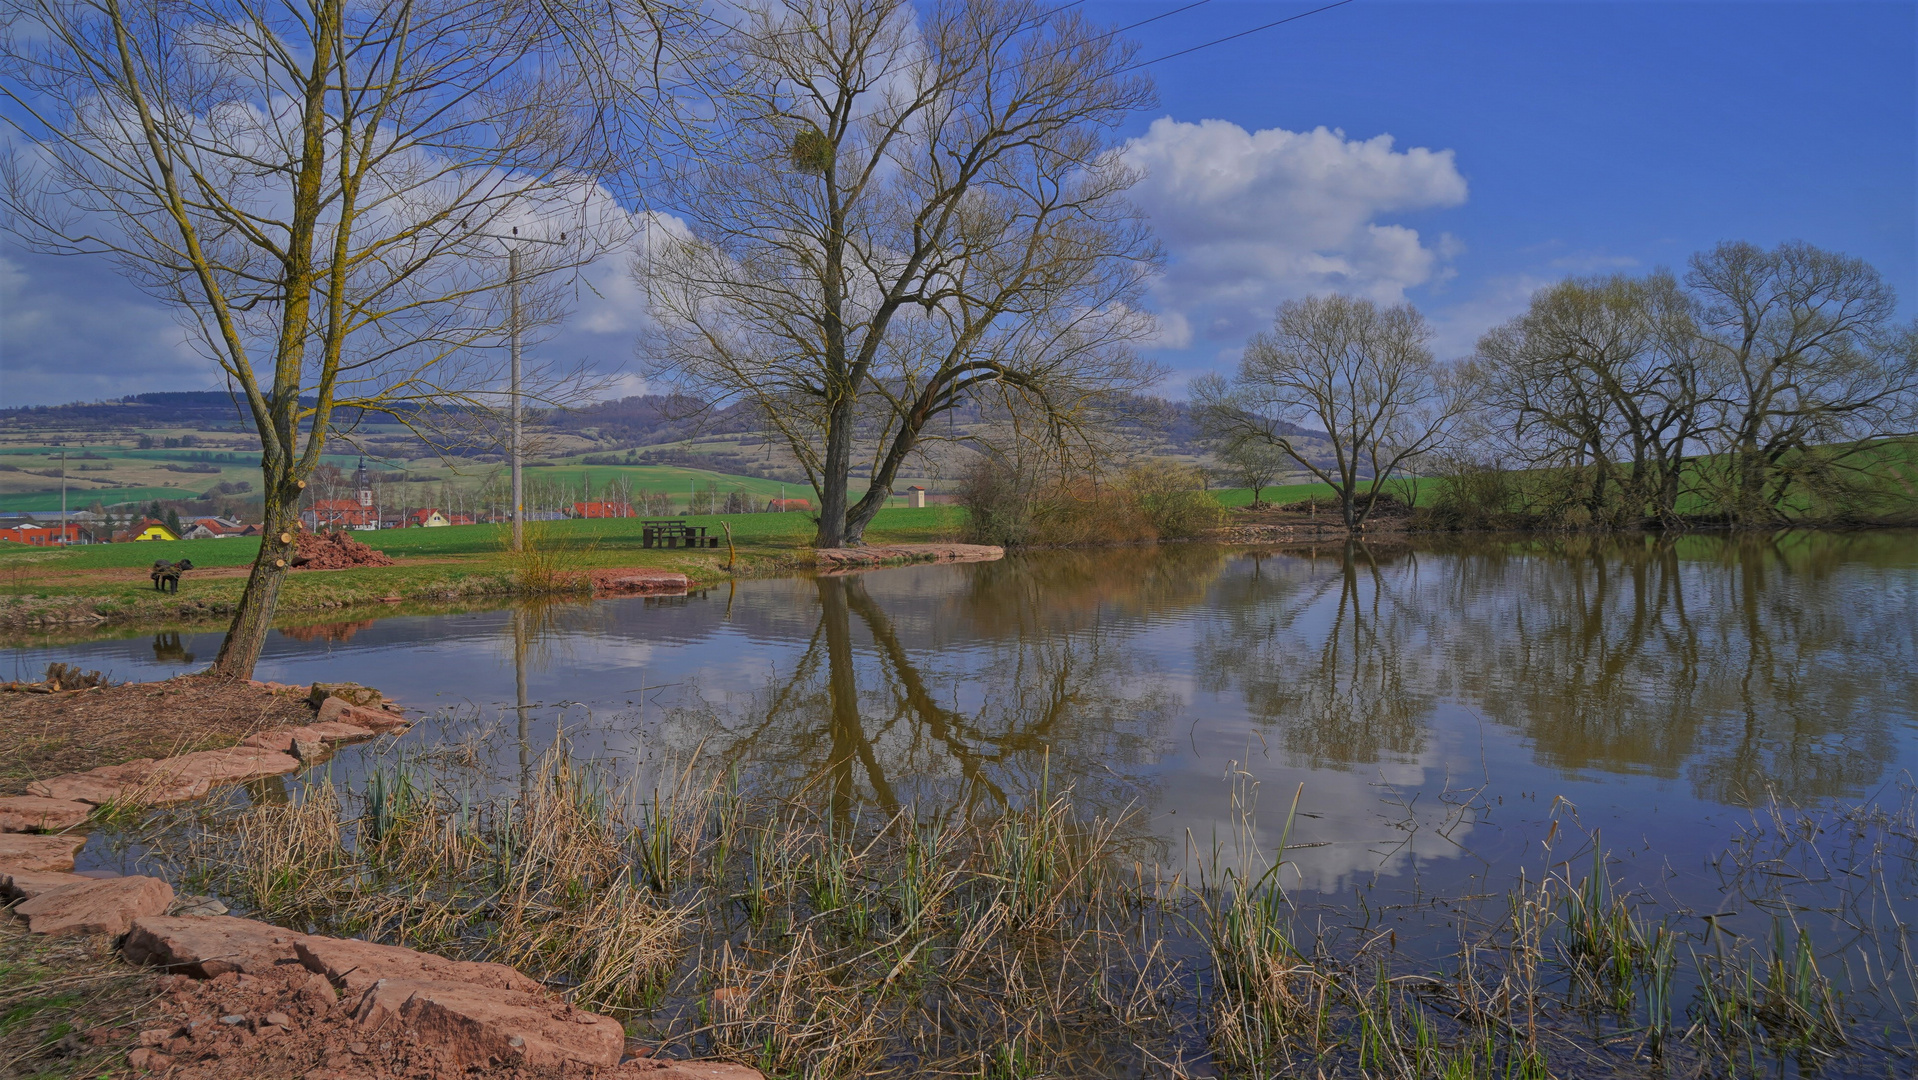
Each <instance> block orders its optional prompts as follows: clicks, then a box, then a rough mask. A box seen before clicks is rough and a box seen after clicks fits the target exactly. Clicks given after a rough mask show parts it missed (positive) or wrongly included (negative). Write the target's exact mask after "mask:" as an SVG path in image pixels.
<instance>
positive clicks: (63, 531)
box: [60, 443, 67, 544]
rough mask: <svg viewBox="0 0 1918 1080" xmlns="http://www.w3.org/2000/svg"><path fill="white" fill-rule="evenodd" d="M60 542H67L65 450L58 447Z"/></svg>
mask: <svg viewBox="0 0 1918 1080" xmlns="http://www.w3.org/2000/svg"><path fill="white" fill-rule="evenodd" d="M60 542H61V543H62V544H64V543H66V542H67V448H66V445H65V444H64V443H63V444H61V446H60Z"/></svg>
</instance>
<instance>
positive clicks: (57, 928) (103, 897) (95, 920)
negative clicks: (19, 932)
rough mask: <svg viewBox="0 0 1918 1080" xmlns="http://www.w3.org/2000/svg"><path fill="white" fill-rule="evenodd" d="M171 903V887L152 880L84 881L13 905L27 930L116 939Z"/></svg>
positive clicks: (110, 879)
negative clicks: (94, 935) (98, 935)
mask: <svg viewBox="0 0 1918 1080" xmlns="http://www.w3.org/2000/svg"><path fill="white" fill-rule="evenodd" d="M172 904H173V886H171V885H168V884H167V883H166V882H164V881H161V880H160V879H159V878H152V877H139V876H135V877H122V878H109V879H108V880H106V881H93V880H88V881H85V882H82V883H79V884H74V885H63V886H61V887H60V888H57V889H49V890H47V891H46V892H43V893H41V894H40V895H38V896H36V897H34V898H33V899H31V900H23V901H21V902H20V903H19V904H17V905H15V906H14V909H13V913H14V914H15V915H19V916H21V917H22V918H24V919H26V920H27V929H28V930H30V931H32V932H33V933H36V934H45V935H47V936H48V937H67V936H69V935H72V934H110V935H112V936H114V937H118V936H120V935H121V934H124V933H126V932H127V930H128V929H130V928H131V927H132V926H133V921H134V920H135V919H138V918H141V917H143V916H147V915H159V914H162V913H164V912H165V911H166V909H167V908H168V907H170V906H172Z"/></svg>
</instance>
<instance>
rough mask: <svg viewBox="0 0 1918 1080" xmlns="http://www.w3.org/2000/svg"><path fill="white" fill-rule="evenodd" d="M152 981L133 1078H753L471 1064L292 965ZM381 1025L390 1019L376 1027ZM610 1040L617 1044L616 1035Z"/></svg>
mask: <svg viewBox="0 0 1918 1080" xmlns="http://www.w3.org/2000/svg"><path fill="white" fill-rule="evenodd" d="M156 981H157V982H158V985H159V986H160V987H161V988H163V989H164V993H163V995H162V996H161V998H160V1000H159V1001H157V1002H156V1003H155V1005H156V1006H157V1008H156V1009H155V1010H154V1014H150V1015H149V1018H148V1019H147V1021H146V1024H145V1026H144V1029H143V1030H142V1031H141V1032H140V1034H139V1043H140V1045H139V1046H138V1047H137V1048H136V1049H135V1050H134V1051H133V1053H132V1054H131V1055H130V1056H129V1060H128V1064H129V1065H131V1066H132V1068H133V1071H134V1073H135V1074H136V1075H160V1074H164V1075H166V1076H167V1077H168V1078H169V1080H257V1078H259V1077H266V1076H274V1077H280V1076H284V1077H306V1078H308V1080H430V1078H437V1077H448V1078H451V1077H471V1076H474V1075H484V1076H486V1077H487V1078H488V1080H535V1078H538V1080H548V1078H550V1080H561V1078H565V1080H586V1078H589V1077H590V1078H595V1080H599V1078H605V1080H612V1078H614V1077H618V1078H621V1080H624V1078H628V1077H632V1078H636V1080H704V1078H706V1077H712V1078H714V1080H742V1078H747V1077H757V1076H759V1074H758V1073H757V1072H754V1071H753V1070H751V1069H747V1068H744V1067H742V1066H737V1065H727V1064H724V1063H719V1062H674V1061H666V1060H663V1059H650V1058H644V1057H642V1058H638V1059H628V1060H627V1061H625V1062H624V1063H622V1064H620V1065H617V1066H615V1065H610V1064H600V1065H595V1064H589V1063H587V1062H581V1061H553V1062H545V1063H538V1064H535V1063H529V1062H523V1061H518V1060H500V1061H494V1062H492V1063H490V1064H487V1065H484V1066H477V1067H476V1066H474V1065H473V1064H472V1063H471V1062H467V1061H462V1060H460V1055H459V1054H457V1053H455V1052H452V1048H449V1047H448V1046H446V1045H443V1040H436V1039H431V1038H420V1037H418V1035H417V1034H416V1033H413V1032H409V1031H407V1030H405V1029H404V1028H403V1027H402V1026H401V1025H400V1024H398V1023H396V1022H393V1020H392V1018H385V1017H381V1016H379V1015H377V1010H375V1011H374V1012H373V1013H369V1014H368V1015H367V1016H364V1017H361V1016H359V1015H358V1013H359V1011H360V1010H359V1006H360V1004H361V1000H360V995H355V994H348V995H346V996H344V997H342V996H341V995H340V994H339V992H338V991H337V990H335V989H334V988H333V986H332V985H331V984H330V983H328V982H327V979H326V977H325V976H324V975H318V974H315V973H313V972H310V971H307V970H306V969H305V968H302V967H299V966H297V965H293V964H283V965H276V966H271V967H267V968H265V969H264V970H262V971H260V972H259V973H257V974H254V973H248V974H242V973H240V972H227V973H225V974H223V975H220V976H218V977H216V978H213V979H209V980H206V981H201V980H197V979H193V978H190V977H188V976H186V975H167V976H163V977H161V978H160V979H159V980H156ZM432 985H438V984H432ZM558 1008H561V1009H564V1007H563V1006H558ZM581 1015H585V1014H581ZM381 1019H385V1020H387V1022H386V1023H380V1022H378V1021H379V1020H381ZM605 1023H611V1021H605ZM614 1038H615V1039H617V1038H618V1036H617V1029H615V1036H614ZM615 1052H616V1051H615ZM517 1056H518V1055H515V1057H517Z"/></svg>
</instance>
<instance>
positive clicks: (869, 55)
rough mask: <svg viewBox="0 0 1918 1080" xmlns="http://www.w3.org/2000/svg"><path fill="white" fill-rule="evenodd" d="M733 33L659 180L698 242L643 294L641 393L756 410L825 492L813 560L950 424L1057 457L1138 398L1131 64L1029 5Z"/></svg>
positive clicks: (653, 263) (982, 3)
mask: <svg viewBox="0 0 1918 1080" xmlns="http://www.w3.org/2000/svg"><path fill="white" fill-rule="evenodd" d="M740 19H741V26H740V28H739V29H738V30H737V32H735V33H733V34H731V35H730V37H729V38H728V39H727V40H726V41H725V42H724V46H725V47H724V48H723V49H721V50H719V52H721V53H724V54H727V55H731V56H733V57H736V62H735V63H734V64H733V65H731V66H730V67H729V68H728V69H727V70H725V71H723V72H721V73H720V74H719V78H720V79H721V81H722V83H723V84H724V85H725V86H726V87H728V88H729V89H728V92H727V94H726V95H725V96H724V97H723V98H720V99H719V100H720V101H721V103H722V104H721V108H720V112H719V117H718V122H717V131H716V137H715V138H713V139H711V140H710V141H709V142H708V143H707V144H706V148H705V149H704V152H703V153H702V154H700V155H698V156H697V157H689V159H688V160H687V161H686V162H685V163H684V168H683V170H682V171H680V172H679V173H678V175H677V177H676V178H675V179H674V189H675V194H674V196H673V199H672V202H673V204H674V205H675V206H677V207H683V208H684V209H685V211H686V213H687V214H688V215H689V218H690V221H691V231H690V233H689V234H681V235H678V236H675V237H673V238H671V239H669V240H666V241H663V242H659V243H654V244H650V245H649V247H648V249H647V251H646V252H645V253H644V254H642V255H641V256H640V257H639V258H638V260H636V272H637V273H638V275H639V276H640V277H641V278H642V280H643V281H645V282H646V283H647V284H648V285H649V287H650V290H649V294H650V300H651V303H652V305H653V314H654V316H655V319H656V320H657V322H658V325H659V331H658V333H657V334H656V336H655V338H654V340H653V342H652V346H653V355H654V357H655V364H654V367H653V374H655V375H657V376H660V377H662V378H664V379H666V380H668V381H670V382H674V383H676V384H678V385H679V386H680V387H682V388H683V389H685V390H686V391H688V392H690V393H693V394H696V395H698V396H700V397H702V398H703V399H705V400H709V401H713V402H715V403H718V404H725V403H730V402H735V401H749V402H752V403H753V404H754V405H756V406H757V408H758V411H759V412H760V414H761V415H762V416H763V418H764V420H765V422H766V423H767V424H768V425H769V426H770V427H771V428H772V429H773V430H776V431H777V432H778V433H779V435H780V436H781V437H782V438H783V439H784V440H785V441H786V443H787V444H788V445H789V446H790V447H791V449H792V452H793V453H794V455H795V456H796V457H797V458H798V459H799V461H800V462H801V464H802V465H803V467H804V468H805V470H806V474H807V477H808V479H810V480H811V482H812V484H813V487H814V488H815V490H816V491H817V492H818V494H819V501H820V513H819V519H818V520H819V529H818V535H817V537H816V538H815V543H817V544H818V545H820V546H825V547H836V546H839V545H841V544H857V543H859V542H860V541H861V538H862V536H863V534H864V531H865V528H866V526H867V524H868V523H869V522H870V521H871V520H872V518H873V515H875V514H876V513H877V512H878V511H879V509H880V508H881V507H883V506H884V505H885V500H886V496H887V495H888V494H889V492H890V489H891V486H892V483H893V479H894V477H895V476H896V475H897V472H898V470H899V467H900V466H901V465H902V464H903V463H904V462H905V461H906V460H907V458H908V457H909V456H910V455H911V454H912V453H913V452H914V451H915V449H917V448H918V447H920V446H921V444H922V443H923V442H925V441H928V440H931V439H935V438H940V437H942V435H941V434H940V433H939V431H938V429H937V428H933V427H930V426H929V424H930V422H931V421H932V420H933V419H935V418H936V417H937V416H939V414H941V413H943V412H947V411H949V410H951V409H953V408H955V407H957V406H958V405H960V404H961V403H964V402H966V401H968V400H971V401H974V402H981V403H983V402H985V401H986V400H988V399H989V400H991V402H992V403H993V404H994V405H995V406H996V407H1001V408H1002V412H1003V414H1004V415H1007V416H1013V417H1022V418H1028V419H1029V420H1030V421H1031V422H1032V423H1033V424H1036V425H1037V427H1038V428H1039V429H1040V430H1041V431H1042V432H1043V433H1044V434H1045V435H1046V436H1048V437H1050V438H1051V439H1053V440H1055V441H1057V442H1060V443H1065V442H1070V441H1071V440H1072V439H1074V438H1075V437H1077V436H1078V435H1079V434H1081V433H1083V432H1084V430H1085V429H1086V428H1087V427H1088V425H1089V424H1090V423H1091V418H1092V417H1093V416H1094V415H1095V413H1096V411H1097V405H1098V404H1099V402H1100V401H1101V400H1102V399H1103V398H1105V397H1107V396H1109V395H1111V394H1112V393H1113V392H1115V391H1130V390H1136V389H1139V388H1142V387H1143V386H1145V385H1147V384H1148V383H1149V382H1150V381H1151V379H1152V377H1153V375H1154V374H1155V372H1153V371H1152V370H1151V369H1150V368H1148V367H1147V366H1145V365H1143V364H1141V363H1140V362H1139V361H1138V360H1137V359H1136V358H1135V357H1134V356H1133V355H1132V354H1131V352H1130V350H1129V349H1128V348H1127V345H1128V343H1129V342H1131V341H1132V340H1134V339H1136V338H1138V337H1139V336H1140V335H1141V334H1143V333H1144V332H1146V330H1147V329H1148V320H1147V319H1146V318H1145V317H1144V316H1142V315H1141V314H1139V312H1138V310H1137V308H1136V306H1135V305H1136V301H1137V299H1138V296H1139V294H1140V291H1141V289H1142V287H1143V283H1144V279H1145V275H1146V274H1147V273H1148V272H1149V270H1150V269H1151V267H1152V265H1153V260H1154V259H1155V258H1156V252H1155V250H1154V249H1153V246H1152V244H1151V242H1150V240H1149V238H1148V235H1147V233H1146V231H1145V229H1144V227H1143V225H1142V224H1141V222H1140V220H1139V219H1138V217H1137V215H1136V213H1135V212H1134V211H1133V210H1131V209H1130V208H1129V207H1128V206H1127V205H1126V204H1125V203H1124V202H1123V201H1122V199H1121V195H1122V193H1123V192H1124V191H1125V189H1126V188H1127V187H1128V186H1129V185H1130V184H1131V183H1132V182H1133V179H1134V175H1133V173H1132V172H1131V171H1130V170H1129V169H1127V168H1126V167H1125V166H1124V164H1123V163H1122V162H1121V161H1120V160H1119V157H1118V156H1117V155H1116V154H1115V153H1114V152H1113V148H1114V144H1113V137H1114V126H1115V125H1116V124H1117V123H1118V122H1119V121H1120V119H1121V118H1122V117H1123V116H1124V115H1125V114H1126V113H1127V112H1129V111H1130V110H1132V109H1135V108H1138V107H1140V106H1142V105H1144V104H1146V103H1147V102H1148V101H1149V100H1150V90H1149V87H1148V85H1147V84H1146V82H1145V80H1144V79H1143V78H1141V77H1138V76H1131V75H1127V74H1125V71H1126V66H1127V63H1128V61H1129V58H1130V56H1131V49H1130V47H1129V46H1127V45H1125V44H1123V43H1121V42H1119V41H1118V40H1116V39H1115V37H1114V36H1113V35H1111V34H1109V33H1103V32H1099V31H1097V30H1095V29H1094V28H1093V27H1091V26H1089V25H1087V24H1086V23H1085V22H1084V21H1082V20H1081V19H1080V17H1079V16H1078V15H1077V14H1076V13H1072V12H1064V11H1061V10H1058V9H1055V8H1050V7H1048V6H1047V5H1044V4H1041V3H1037V2H1034V0H970V2H963V0H942V2H939V3H936V4H934V5H932V6H930V7H929V8H926V9H923V10H922V9H916V8H915V7H914V6H913V5H912V4H909V3H907V2H906V0H780V2H777V3H774V4H771V5H770V6H767V7H759V8H747V9H745V10H743V11H742V12H741V13H740ZM861 446H866V447H870V448H871V458H870V460H869V462H868V463H867V464H866V466H865V469H864V472H865V479H866V482H867V490H866V493H865V495H864V497H863V498H861V499H860V500H859V501H858V502H857V503H853V502H852V501H851V499H850V497H849V494H848V475H849V474H850V473H852V472H853V471H854V470H855V467H856V466H855V461H854V457H855V454H856V453H857V451H858V448H859V447H861Z"/></svg>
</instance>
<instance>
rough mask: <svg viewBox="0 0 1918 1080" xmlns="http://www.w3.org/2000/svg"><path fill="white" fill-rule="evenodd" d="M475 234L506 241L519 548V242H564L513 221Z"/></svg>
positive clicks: (522, 535) (519, 539) (516, 540)
mask: <svg viewBox="0 0 1918 1080" xmlns="http://www.w3.org/2000/svg"><path fill="white" fill-rule="evenodd" d="M479 235H482V236H490V237H492V238H493V239H495V240H499V241H501V242H503V243H504V244H505V245H506V302H507V306H508V314H507V328H508V330H509V339H508V346H509V347H508V353H509V355H510V356H511V357H512V389H511V395H512V399H513V425H512V446H511V449H510V453H511V456H512V459H513V494H512V499H513V550H514V551H519V550H521V548H522V545H524V544H525V542H526V531H525V527H524V525H523V524H522V523H523V522H524V520H525V518H526V488H525V480H524V477H523V475H522V473H521V472H520V468H521V462H522V461H523V460H524V452H525V444H524V442H523V441H522V436H523V435H524V431H523V428H522V424H523V414H522V412H521V406H520V390H519V383H520V331H521V330H522V329H524V321H525V320H524V319H523V318H522V317H521V314H520V302H519V286H520V272H519V261H520V251H521V245H524V244H564V243H565V242H566V234H565V233H560V234H559V239H558V240H542V239H539V238H538V237H532V236H521V235H520V234H519V226H517V225H515V226H513V231H512V235H510V236H500V235H498V234H496V233H481V234H479Z"/></svg>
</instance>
